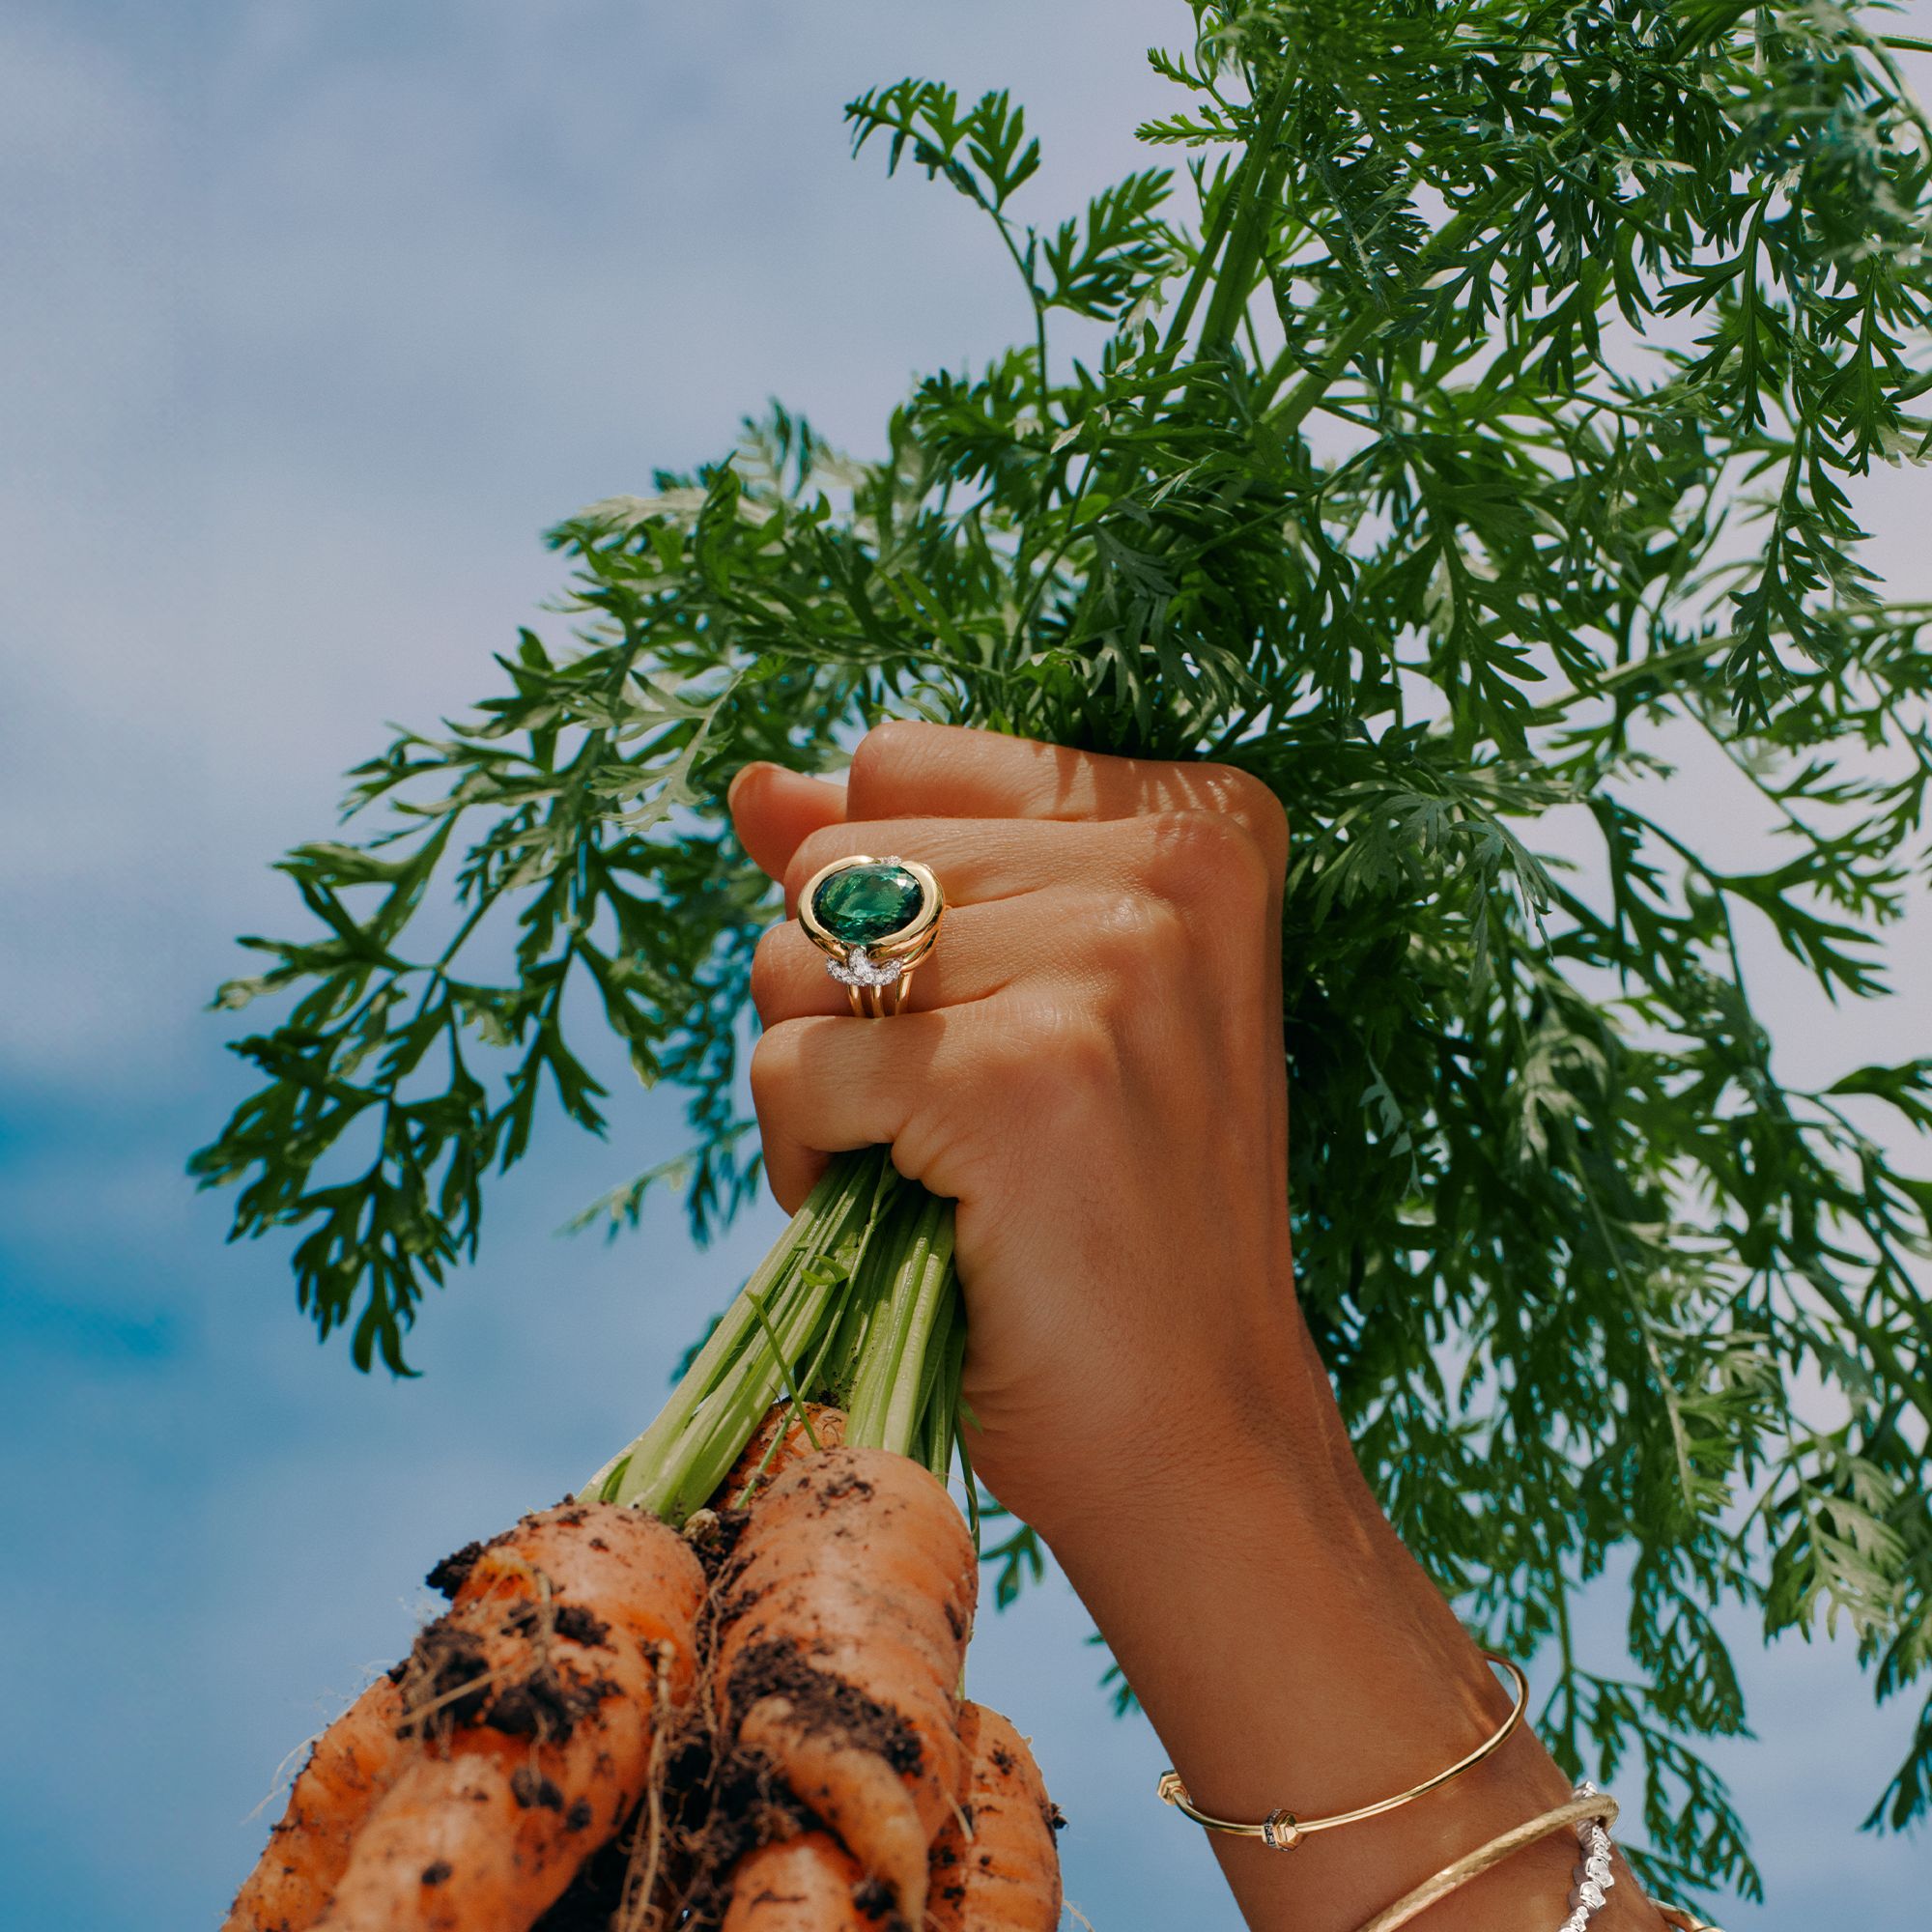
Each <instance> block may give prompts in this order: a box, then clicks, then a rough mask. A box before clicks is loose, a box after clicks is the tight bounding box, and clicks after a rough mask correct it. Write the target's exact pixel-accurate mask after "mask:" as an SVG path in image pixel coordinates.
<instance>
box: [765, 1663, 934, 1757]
mask: <svg viewBox="0 0 1932 1932" xmlns="http://www.w3.org/2000/svg"><path fill="white" fill-rule="evenodd" d="M731 1696H732V1699H733V1701H734V1703H735V1704H736V1705H737V1707H738V1709H740V1710H741V1711H748V1710H750V1709H751V1707H752V1706H753V1704H755V1703H756V1702H757V1701H758V1699H759V1698H761V1697H770V1696H781V1697H785V1698H788V1699H789V1700H790V1703H791V1707H792V1711H793V1713H794V1715H795V1716H796V1718H797V1719H798V1721H799V1723H800V1725H801V1726H802V1727H803V1728H804V1729H806V1730H808V1731H815V1732H820V1733H831V1734H833V1735H836V1736H838V1738H840V1739H842V1740H843V1741H845V1742H846V1743H849V1744H852V1745H855V1746H857V1747H859V1748H860V1749H862V1750H867V1751H870V1752H871V1753H872V1754H873V1755H874V1756H875V1757H882V1758H884V1759H885V1761H886V1762H887V1763H888V1764H889V1765H891V1766H892V1768H893V1769H894V1770H895V1772H897V1773H898V1774H899V1776H901V1777H911V1776H915V1775H916V1774H917V1773H918V1771H919V1768H920V1764H921V1761H922V1753H921V1748H920V1742H919V1734H918V1732H916V1731H915V1730H914V1729H913V1728H912V1726H911V1725H910V1724H908V1723H907V1722H906V1721H905V1720H904V1719H902V1718H898V1717H895V1716H894V1714H893V1713H892V1712H891V1711H889V1710H887V1709H886V1707H885V1706H884V1705H883V1704H879V1703H875V1702H874V1701H873V1700H872V1699H871V1698H870V1697H867V1695H866V1693H865V1692H864V1691H863V1690H857V1689H855V1688H854V1687H853V1686H852V1685H850V1684H847V1683H846V1682H844V1680H843V1679H842V1678H838V1677H828V1676H827V1675H826V1674H825V1673H824V1672H823V1671H821V1670H814V1669H813V1668H812V1667H811V1665H810V1664H809V1663H808V1662H806V1661H805V1659H804V1658H803V1657H801V1656H800V1655H799V1653H798V1649H797V1647H796V1645H793V1644H790V1643H783V1642H772V1643H758V1644H753V1645H752V1646H751V1647H750V1648H749V1649H747V1650H745V1651H744V1652H743V1653H742V1654H741V1655H740V1656H739V1657H738V1659H737V1661H736V1662H735V1663H734V1664H733V1666H732V1670H731Z"/></svg>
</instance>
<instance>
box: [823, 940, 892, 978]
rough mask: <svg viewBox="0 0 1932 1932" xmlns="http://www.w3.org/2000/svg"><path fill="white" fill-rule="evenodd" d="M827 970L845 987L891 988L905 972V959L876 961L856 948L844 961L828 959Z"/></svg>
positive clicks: (864, 951) (861, 947) (858, 947)
mask: <svg viewBox="0 0 1932 1932" xmlns="http://www.w3.org/2000/svg"><path fill="white" fill-rule="evenodd" d="M825 970H826V971H827V972H828V973H830V974H831V975H832V977H833V978H834V979H835V980H838V982H839V984H840V985H843V986H890V985H891V984H892V983H893V981H894V980H896V979H898V978H899V976H900V975H901V974H902V973H904V971H905V961H904V960H903V959H874V958H873V957H872V955H871V954H870V953H869V952H867V951H866V949H865V948H864V947H863V946H855V947H853V949H852V950H851V952H848V953H846V955H845V956H844V958H842V959H828V960H826V962H825Z"/></svg>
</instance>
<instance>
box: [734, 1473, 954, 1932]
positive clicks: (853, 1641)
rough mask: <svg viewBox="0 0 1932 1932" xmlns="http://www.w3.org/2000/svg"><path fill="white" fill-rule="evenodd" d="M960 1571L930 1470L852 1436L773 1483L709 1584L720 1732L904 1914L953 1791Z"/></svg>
mask: <svg viewBox="0 0 1932 1932" xmlns="http://www.w3.org/2000/svg"><path fill="white" fill-rule="evenodd" d="M977 1585H978V1576H977V1564H976V1561H975V1558H974V1552H973V1546H972V1539H971V1537H970V1536H969V1534H968V1532H967V1529H966V1524H965V1522H964V1520H963V1519H962V1518H961V1517H960V1515H959V1512H958V1511H957V1509H955V1508H954V1507H953V1504H952V1499H951V1498H950V1497H949V1496H948V1495H947V1493H946V1491H945V1488H944V1486H943V1485H942V1484H941V1483H940V1482H939V1481H938V1480H937V1479H936V1478H935V1477H934V1476H932V1475H931V1474H930V1473H929V1472H928V1471H926V1470H925V1469H923V1468H922V1467H920V1466H919V1464H917V1463H913V1462H910V1461H908V1460H907V1459H906V1458H905V1457H903V1456H895V1455H893V1454H890V1453H889V1452H887V1451H885V1450H879V1449H852V1448H839V1449H828V1450H826V1451H824V1452H823V1453H822V1454H820V1455H816V1456H810V1457H808V1458H807V1459H805V1460H804V1461H802V1462H800V1463H797V1464H795V1465H794V1466H793V1467H791V1468H790V1469H788V1470H786V1471H785V1473H784V1474H782V1475H781V1476H780V1477H779V1478H778V1480H777V1481H776V1482H775V1483H773V1485H772V1486H771V1488H770V1489H769V1490H768V1491H767V1492H766V1493H765V1494H764V1495H762V1496H760V1497H759V1498H758V1499H757V1501H756V1502H755V1503H754V1504H753V1507H752V1511H751V1515H750V1518H749V1520H748V1521H747V1522H746V1525H745V1529H744V1533H743V1535H742V1537H741V1538H740V1540H739V1543H738V1547H737V1549H736V1551H735V1553H734V1555H733V1558H732V1567H731V1570H730V1572H729V1573H728V1575H727V1577H726V1578H725V1580H724V1581H723V1582H721V1585H720V1591H721V1601H720V1604H719V1618H720V1624H721V1628H722V1635H721V1638H720V1641H719V1645H718V1655H717V1659H716V1662H715V1665H714V1671H715V1678H716V1683H717V1685H718V1687H719V1690H720V1693H721V1694H720V1698H719V1703H720V1708H721V1714H722V1716H723V1718H724V1720H725V1742H726V1744H727V1746H728V1745H729V1744H730V1743H733V1742H735V1743H736V1744H738V1745H739V1746H740V1747H744V1748H746V1749H756V1750H758V1751H760V1752H761V1753H762V1754H763V1755H764V1756H765V1757H767V1758H768V1759H769V1761H770V1763H771V1766H772V1769H773V1771H774V1773H775V1774H776V1776H778V1777H779V1778H780V1780H781V1782H782V1783H784V1784H785V1785H786V1787H787V1788H788V1789H789V1790H790V1792H791V1793H792V1795H793V1797H794V1798H795V1799H797V1801H798V1802H799V1803H800V1804H804V1805H806V1806H807V1807H808V1808H810V1810H811V1811H813V1812H815V1813H816V1814H817V1815H818V1816H819V1817H820V1818H822V1819H824V1820H825V1821H826V1822H827V1823H828V1824H832V1825H833V1826H835V1828H836V1829H837V1831H838V1834H839V1836H840V1837H841V1838H842V1839H843V1841H844V1844H845V1847H846V1849H847V1850H848V1851H849V1852H850V1853H851V1854H852V1856H853V1857H854V1858H855V1859H856V1860H857V1861H859V1863H860V1865H861V1866H862V1868H863V1869H864V1870H865V1871H866V1872H867V1875H868V1876H870V1877H873V1878H876V1879H878V1880H881V1881H882V1882H883V1883H884V1884H885V1885H886V1886H887V1887H889V1888H890V1889H891V1892H892V1895H893V1899H894V1902H895V1905H896V1907H897V1910H898V1912H899V1915H900V1916H901V1917H902V1918H904V1919H905V1920H906V1921H907V1922H908V1923H909V1924H911V1925H915V1926H917V1925H919V1924H921V1922H922V1920H923V1916H924V1911H925V1889H926V1860H925V1854H926V1850H927V1848H928V1847H929V1846H930V1844H931V1842H932V1840H933V1838H934V1837H935V1836H936V1835H937V1834H938V1833H939V1831H940V1829H941V1827H942V1826H943V1825H944V1824H945V1823H946V1821H947V1820H948V1819H949V1818H950V1817H951V1816H952V1813H953V1810H954V1808H955V1805H956V1804H957V1802H958V1800H959V1798H960V1797H961V1796H962V1795H963V1791H964V1781H965V1776H966V1769H967V1766H966V1757H965V1753H964V1751H963V1749H962V1748H961V1746H960V1742H959V1733H958V1703H957V1697H956V1693H955V1687H956V1685H957V1683H958V1681H959V1671H960V1667H961V1664H962V1663H963V1662H964V1658H965V1648H966V1639H967V1636H968V1634H969V1633H970V1631H971V1628H972V1616H973V1605H974V1598H975V1592H976V1589H977Z"/></svg>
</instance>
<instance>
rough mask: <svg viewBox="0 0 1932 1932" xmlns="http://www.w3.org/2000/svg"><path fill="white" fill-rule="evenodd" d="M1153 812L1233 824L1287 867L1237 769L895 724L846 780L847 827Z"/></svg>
mask: <svg viewBox="0 0 1932 1932" xmlns="http://www.w3.org/2000/svg"><path fill="white" fill-rule="evenodd" d="M1155 811H1211V812H1215V813H1219V814H1223V815H1226V816H1228V817H1232V818H1234V819H1235V820H1236V821H1237V822H1238V823H1239V824H1240V825H1241V826H1243V827H1244V828H1245V829H1246V831H1247V832H1248V834H1249V835H1250V837H1252V838H1254V840H1255V842H1256V843H1257V844H1258V845H1259V846H1260V847H1261V849H1262V852H1263V854H1264V856H1265V858H1266V859H1267V861H1268V864H1269V867H1270V868H1271V869H1276V870H1278V869H1279V868H1280V867H1282V866H1284V865H1285V864H1286V863H1287V858H1288V821H1287V818H1286V817H1285V815H1284V814H1283V812H1282V809H1281V805H1280V803H1279V801H1277V799H1276V798H1275V795H1274V794H1273V792H1271V791H1270V790H1269V789H1268V788H1267V786H1266V785H1264V783H1262V781H1260V780H1259V779H1257V778H1254V777H1252V776H1251V775H1250V774H1249V773H1247V772H1243V771H1239V770H1236V768H1235V767H1234V766H1232V765H1214V764H1179V763H1171V762H1169V761H1167V760H1165V759H1159V758H1120V757H1113V756H1110V755H1108V754H1106V753H1100V752H1075V751H1069V750H1068V749H1067V748H1066V747H1065V746H1064V745H1043V744H1040V743H1038V742H1037V741H1036V740H1034V739H1031V738H1009V737H1008V736H1007V735H1006V734H1005V733H1004V732H999V731H977V730H971V729H968V728H965V727H963V726H960V725H927V724H923V723H919V722H916V721H913V720H910V719H893V720H890V721H889V722H887V723H886V724H883V725H877V726H875V727H874V728H873V729H872V730H871V731H869V732H867V735H866V736H865V738H864V739H862V740H861V741H860V745H859V749H858V751H857V752H856V753H854V754H853V757H852V769H851V772H850V774H849V775H848V777H847V780H846V815H847V816H848V817H849V818H854V819H860V818H867V819H869V818H1065V819H1095V818H1138V817H1140V816H1142V815H1143V814H1145V813H1148V812H1155Z"/></svg>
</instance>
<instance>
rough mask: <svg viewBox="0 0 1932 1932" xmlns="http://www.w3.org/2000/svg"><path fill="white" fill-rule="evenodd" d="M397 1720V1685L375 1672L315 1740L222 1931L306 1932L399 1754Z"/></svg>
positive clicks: (397, 1763)
mask: <svg viewBox="0 0 1932 1932" xmlns="http://www.w3.org/2000/svg"><path fill="white" fill-rule="evenodd" d="M402 1719H403V1693H402V1691H401V1690H399V1689H398V1688H397V1686H396V1685H395V1684H394V1683H393V1682H392V1681H391V1680H390V1679H389V1678H387V1677H379V1678H377V1680H376V1681H375V1683H373V1684H372V1685H370V1686H369V1688H368V1689H367V1690H364V1691H363V1692H362V1694H361V1695H360V1696H359V1697H357V1698H356V1700H355V1703H353V1704H352V1705H350V1707H349V1708H348V1710H346V1711H345V1712H343V1714H342V1715H341V1716H340V1717H339V1718H337V1719H336V1720H335V1721H334V1722H333V1723H332V1724H330V1725H329V1727H328V1728H327V1730H326V1731H325V1732H324V1733H323V1734H322V1736H321V1737H319V1738H318V1739H317V1740H316V1741H315V1747H314V1748H313V1749H312V1750H311V1751H310V1752H309V1757H308V1762H307V1763H306V1764H305V1765H303V1767H302V1769H301V1771H300V1773H299V1775H298V1776H297V1778H296V1781H295V1783H294V1785H293V1786H292V1787H291V1789H290V1791H289V1802H288V1807H287V1809H286V1810H284V1811H283V1813H282V1816H281V1819H280V1820H279V1822H278V1823H277V1824H276V1825H275V1827H274V1829H273V1830H272V1831H271V1832H270V1834H269V1843H268V1846H267V1848H266V1849H265V1850H264V1851H263V1853H262V1856H261V1859H260V1860H259V1861H258V1862H257V1863H256V1866H255V1869H254V1870H253V1871H252V1872H250V1873H249V1875H248V1877H247V1879H246V1880H245V1881H244V1882H243V1884H242V1887H241V1890H240V1891H239V1892H237V1893H236V1895H235V1903H234V1905H233V1906H231V1907H230V1908H229V1914H228V1918H226V1920H224V1921H223V1925H222V1932H308V1928H309V1927H310V1926H312V1925H313V1924H314V1923H315V1922H316V1920H317V1919H318V1918H321V1917H322V1915H323V1912H324V1911H325V1910H326V1909H327V1905H328V1901H329V1898H330V1896H331V1895H332V1894H333V1892H334V1890H335V1886H336V1882H337V1881H338V1880H339V1879H340V1878H341V1876H342V1874H343V1872H344V1871H345V1870H346V1869H347V1867H348V1864H349V1855H350V1851H351V1849H352V1847H353V1846H354V1844H355V1834H356V1833H357V1832H358V1831H360V1829H361V1827H362V1821H363V1820H364V1819H365V1818H366V1817H367V1816H368V1815H369V1812H370V1809H371V1807H372V1806H373V1805H374V1804H375V1803H376V1801H377V1799H378V1798H380V1797H381V1796H382V1794H383V1793H384V1791H385V1790H386V1789H387V1788H388V1786H389V1784H390V1782H391V1781H392V1780H393V1779H394V1777H395V1776H396V1773H397V1770H398V1769H399V1767H400V1765H401V1763H402V1761H403V1757H404V1750H403V1747H402V1745H401V1744H400V1742H399V1741H398V1739H397V1736H396V1727H397V1725H398V1724H400V1723H401V1722H402Z"/></svg>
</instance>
